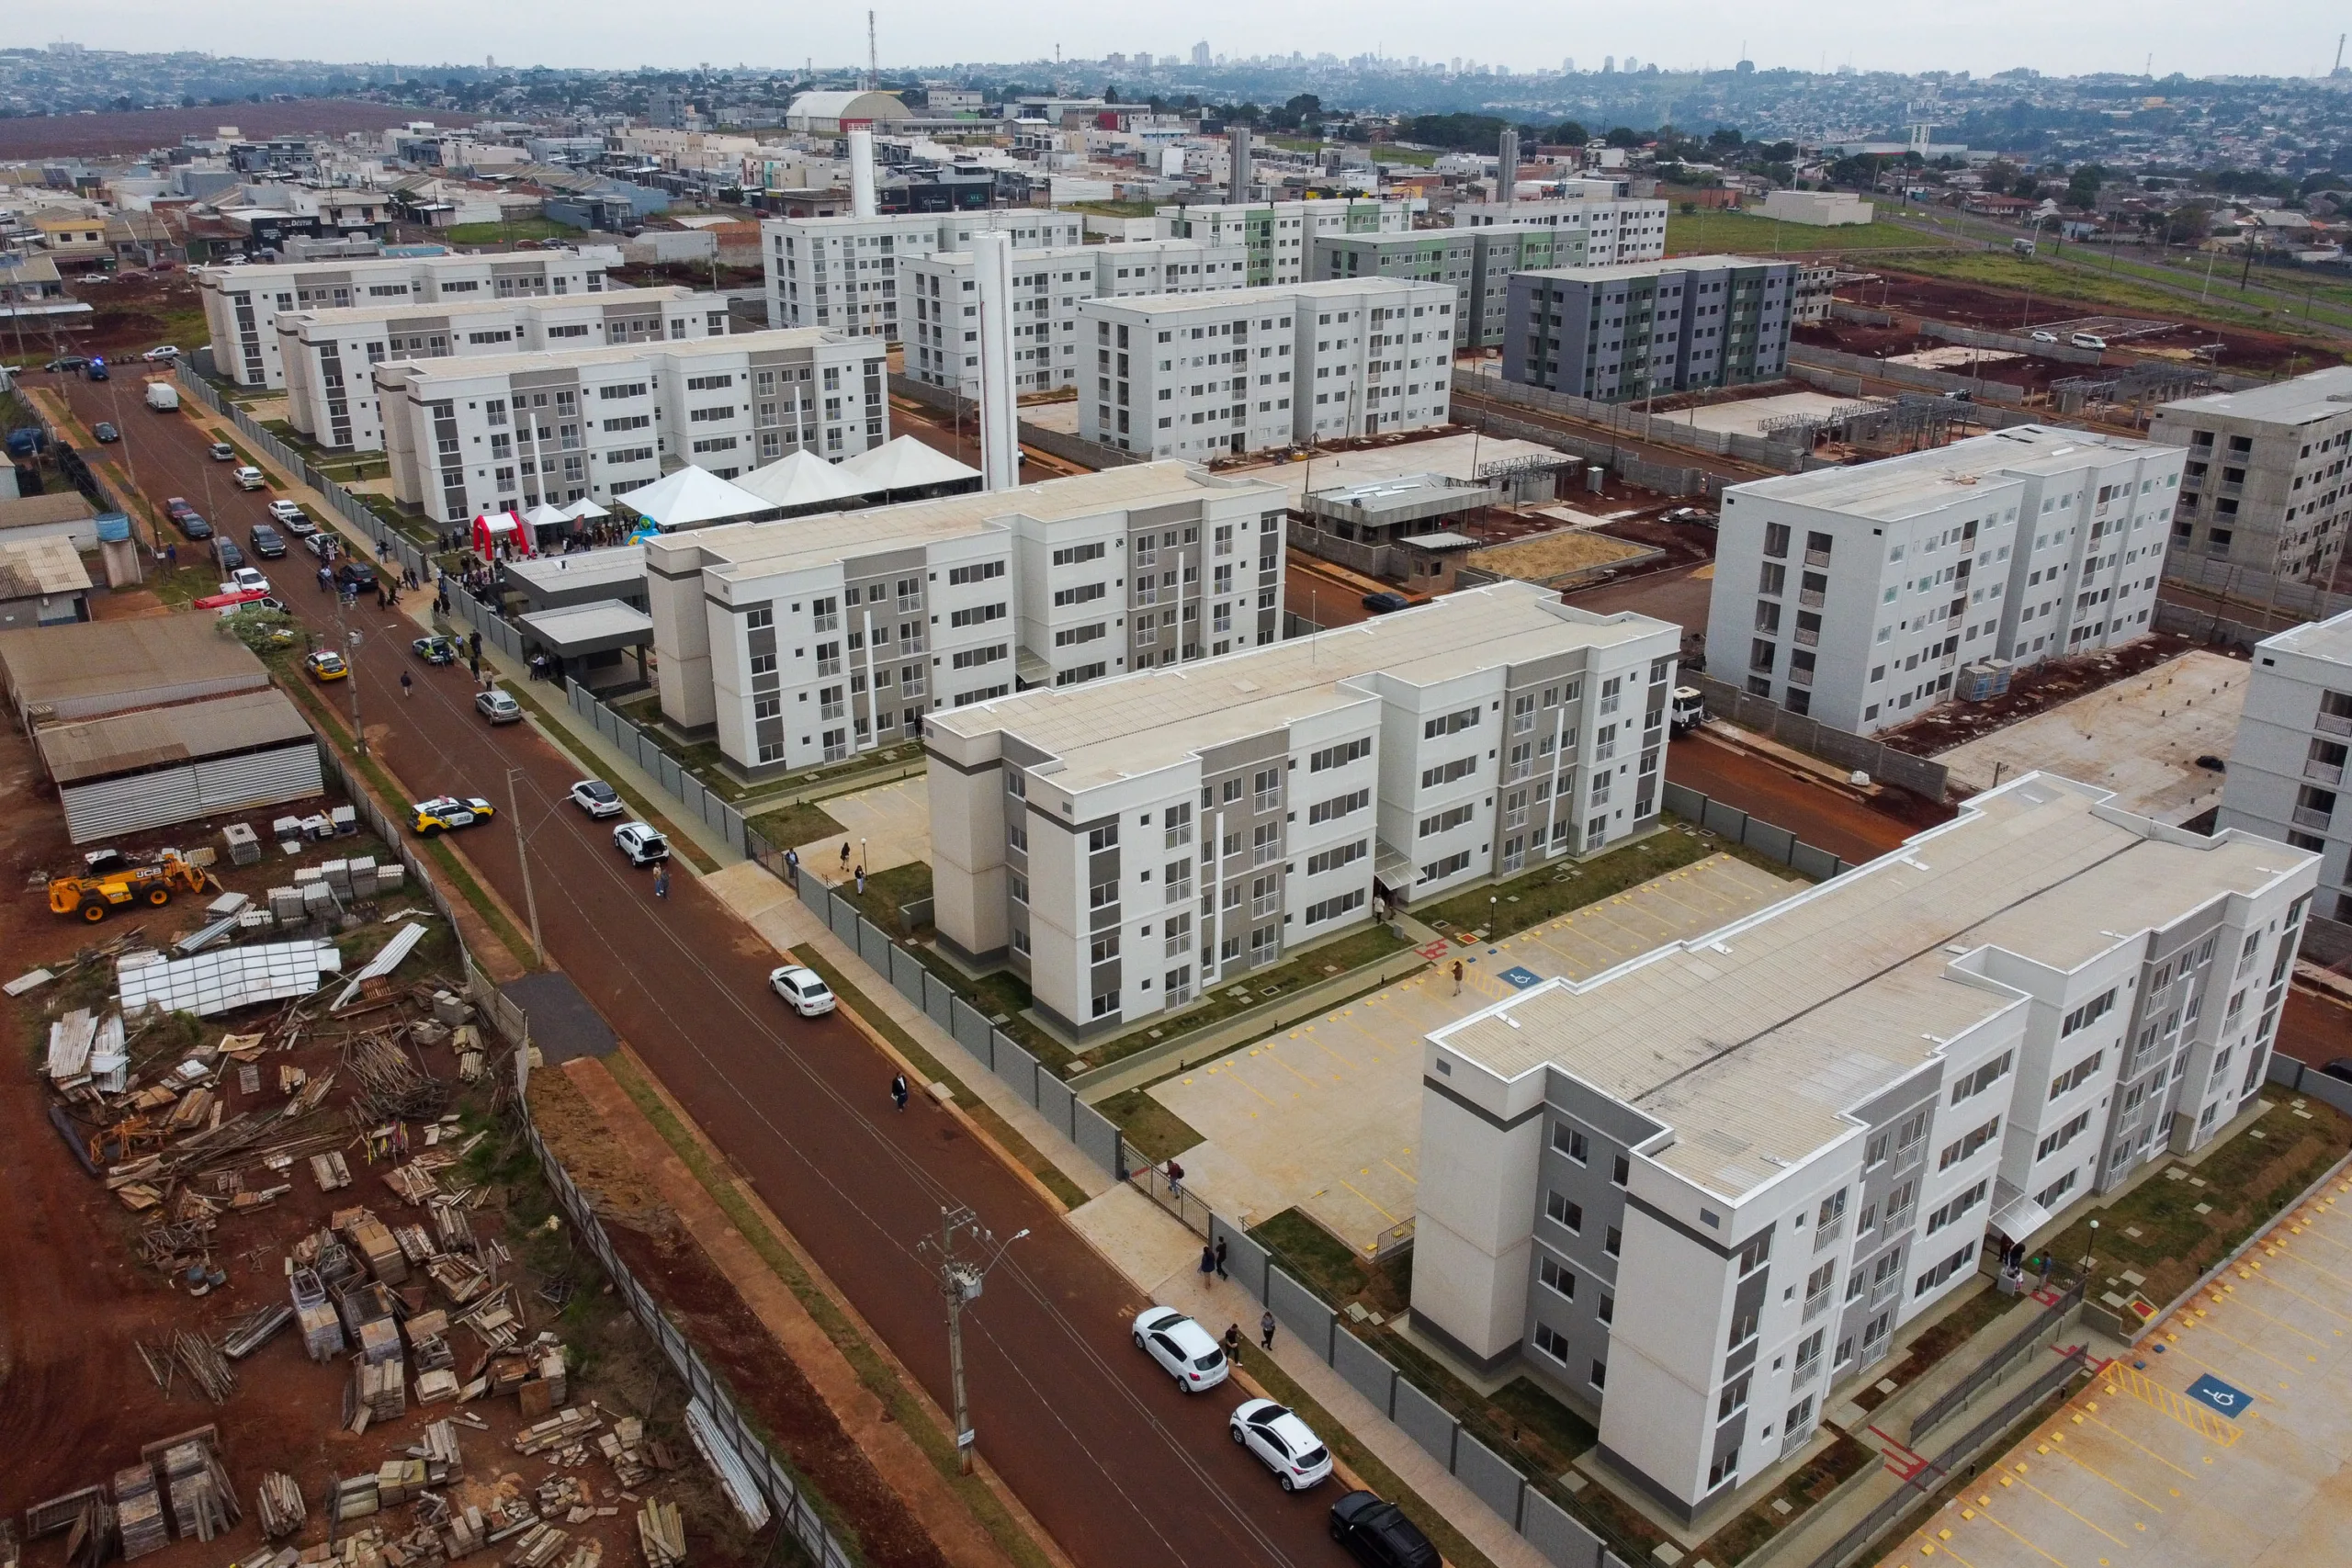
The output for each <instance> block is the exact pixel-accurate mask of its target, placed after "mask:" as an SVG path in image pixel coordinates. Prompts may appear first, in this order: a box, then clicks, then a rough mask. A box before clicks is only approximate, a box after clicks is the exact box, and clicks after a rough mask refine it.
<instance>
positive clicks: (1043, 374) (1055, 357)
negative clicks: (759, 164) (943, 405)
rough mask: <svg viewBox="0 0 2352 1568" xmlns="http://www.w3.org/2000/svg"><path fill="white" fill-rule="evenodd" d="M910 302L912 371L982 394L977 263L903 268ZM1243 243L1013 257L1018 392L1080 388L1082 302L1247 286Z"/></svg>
mask: <svg viewBox="0 0 2352 1568" xmlns="http://www.w3.org/2000/svg"><path fill="white" fill-rule="evenodd" d="M900 267H901V269H902V270H903V271H904V273H905V274H906V276H907V278H908V280H909V282H908V288H909V289H910V292H911V293H912V294H913V296H914V308H913V310H911V311H910V312H909V314H910V319H911V321H912V325H911V326H910V327H909V326H907V325H905V323H901V329H902V331H903V332H904V333H905V342H906V345H907V348H906V366H907V374H908V375H910V376H911V377H913V378H915V379H916V380H918V381H922V382H926V383H928V384H929V385H931V386H934V387H954V388H956V389H959V390H960V391H961V392H962V393H963V394H964V395H965V396H966V397H967V398H977V397H978V396H979V389H980V323H979V319H978V318H979V309H980V306H979V288H978V265H977V262H976V260H975V257H974V255H973V254H972V253H971V252H969V251H934V252H933V253H932V254H929V255H927V256H917V257H914V258H913V259H911V260H909V261H904V262H902V263H900ZM1246 267H1247V259H1246V256H1245V254H1244V252H1243V250H1242V248H1241V247H1240V246H1239V245H1238V244H1230V245H1207V244H1203V243H1201V242H1199V241H1197V240H1142V241H1136V242H1133V243H1125V244H1117V245H1057V246H1054V247H1053V248H1051V249H1049V250H1040V251H1015V252H1014V253H1013V254H1012V289H1013V299H1012V316H1013V320H1012V370H1013V389H1014V390H1015V392H1016V393H1018V392H1042V391H1050V390H1052V389H1054V388H1056V387H1075V386H1076V385H1078V380H1079V345H1078V307H1079V302H1080V300H1084V299H1126V298H1128V297H1130V296H1133V295H1138V294H1202V293H1210V292H1215V291H1217V290H1220V289H1227V288H1241V287H1242V278H1243V274H1244V272H1245V270H1246Z"/></svg>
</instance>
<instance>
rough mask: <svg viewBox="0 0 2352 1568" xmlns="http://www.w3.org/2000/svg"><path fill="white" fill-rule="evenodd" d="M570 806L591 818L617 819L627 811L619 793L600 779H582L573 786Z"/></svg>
mask: <svg viewBox="0 0 2352 1568" xmlns="http://www.w3.org/2000/svg"><path fill="white" fill-rule="evenodd" d="M571 804H572V805H574V806H576V807H580V809H581V810H582V811H585V812H586V813H588V815H589V816H591V817H618V816H619V815H620V814H621V813H622V812H624V811H626V810H628V806H627V805H626V804H625V803H624V802H623V801H622V800H621V796H620V792H619V791H618V790H616V789H615V788H614V787H613V786H612V785H610V784H606V783H605V781H604V780H602V779H582V780H581V781H580V782H579V783H578V784H573V785H572V786H571Z"/></svg>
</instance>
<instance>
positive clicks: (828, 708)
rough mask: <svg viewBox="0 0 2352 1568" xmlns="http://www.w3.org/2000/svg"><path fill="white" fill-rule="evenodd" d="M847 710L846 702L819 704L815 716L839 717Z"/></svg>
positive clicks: (845, 713) (844, 714)
mask: <svg viewBox="0 0 2352 1568" xmlns="http://www.w3.org/2000/svg"><path fill="white" fill-rule="evenodd" d="M848 712H849V707H848V705H846V704H843V703H825V704H822V705H820V708H819V711H818V714H817V716H818V717H820V718H841V717H843V716H846V715H847V714H848Z"/></svg>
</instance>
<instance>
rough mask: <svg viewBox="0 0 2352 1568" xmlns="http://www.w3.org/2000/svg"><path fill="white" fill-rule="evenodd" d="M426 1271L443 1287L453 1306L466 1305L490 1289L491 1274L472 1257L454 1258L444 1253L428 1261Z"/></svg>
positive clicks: (444, 1293) (443, 1291)
mask: <svg viewBox="0 0 2352 1568" xmlns="http://www.w3.org/2000/svg"><path fill="white" fill-rule="evenodd" d="M424 1271H425V1273H426V1274H428V1275H430V1276H431V1277H432V1280H433V1282H434V1283H435V1284H436V1285H438V1286H440V1287H441V1293H442V1294H443V1295H446V1296H447V1297H448V1298H449V1302H450V1304H451V1305H453V1306H464V1305H465V1304H466V1303H468V1302H470V1301H472V1300H474V1299H475V1298H476V1297H478V1296H480V1295H481V1293H482V1292H484V1291H486V1290H488V1289H490V1275H489V1274H488V1273H486V1272H485V1271H484V1270H483V1269H482V1267H481V1264H479V1263H476V1262H475V1261H474V1260H473V1259H472V1258H453V1257H451V1256H449V1255H448V1254H447V1253H444V1254H443V1255H442V1256H440V1257H438V1258H434V1259H433V1260H432V1261H431V1262H430V1263H427V1264H426V1265H425V1266H424Z"/></svg>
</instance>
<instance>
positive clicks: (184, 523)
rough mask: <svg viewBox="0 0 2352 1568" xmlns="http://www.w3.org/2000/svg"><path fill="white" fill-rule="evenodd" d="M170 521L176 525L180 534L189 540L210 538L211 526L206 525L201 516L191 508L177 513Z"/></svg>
mask: <svg viewBox="0 0 2352 1568" xmlns="http://www.w3.org/2000/svg"><path fill="white" fill-rule="evenodd" d="M172 521H173V522H175V523H176V524H178V525H179V527H180V532H181V533H183V534H185V535H187V536H188V537H189V538H191V539H209V538H210V537H212V525H211V524H209V523H207V522H206V521H205V520H204V516H203V514H202V513H198V512H197V511H196V510H194V509H193V508H191V509H189V510H188V511H186V512H183V513H179V514H178V515H177V516H175V517H174V518H173V519H172Z"/></svg>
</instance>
